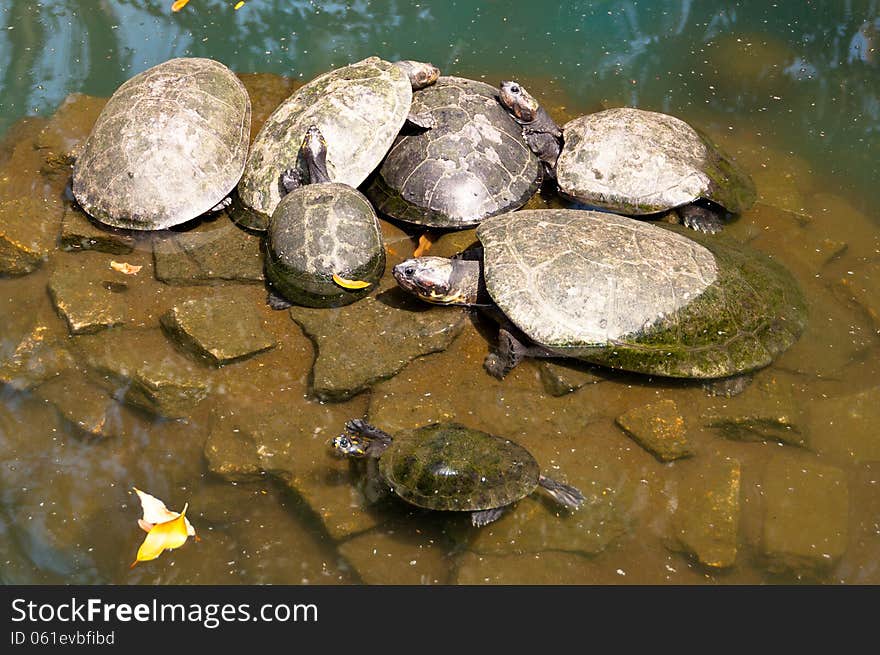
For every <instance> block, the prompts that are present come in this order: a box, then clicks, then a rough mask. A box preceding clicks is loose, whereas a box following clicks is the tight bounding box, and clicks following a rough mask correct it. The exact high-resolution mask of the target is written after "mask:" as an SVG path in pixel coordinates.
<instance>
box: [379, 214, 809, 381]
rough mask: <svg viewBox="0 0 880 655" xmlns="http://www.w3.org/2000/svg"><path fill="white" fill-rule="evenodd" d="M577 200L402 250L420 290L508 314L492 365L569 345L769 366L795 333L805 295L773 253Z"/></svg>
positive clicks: (639, 364) (668, 361)
mask: <svg viewBox="0 0 880 655" xmlns="http://www.w3.org/2000/svg"><path fill="white" fill-rule="evenodd" d="M680 229H681V228H678V226H673V225H670V226H668V228H664V227H659V226H658V225H655V224H652V223H646V222H644V221H638V220H634V219H631V218H627V217H625V216H618V215H615V214H607V213H603V212H595V211H590V210H577V209H546V210H534V211H518V212H512V213H508V214H504V215H502V216H496V217H493V218H490V219H487V220H486V221H484V222H483V223H482V224H481V225H480V227H479V228H477V238H478V239H479V240H480V242H481V246H482V250H481V257H477V258H475V259H467V258H460V259H443V258H439V257H422V258H416V259H410V260H407V261H404V262H403V263H401V264H398V265H397V266H395V267H394V269H393V274H394V277H395V279H396V280H397V282H398V284H399V285H400V286H401V287H402V288H403V289H405V290H407V291H409V292H411V293H414V294H416V295H417V296H419V297H420V298H422V299H423V300H427V301H429V302H434V303H440V304H461V305H483V306H486V307H487V308H488V309H490V310H493V313H494V314H495V315H496V316H497V317H498V319H499V322H500V323H501V325H502V329H501V330H500V332H499V352H498V353H493V354H491V355H490V356H489V357H488V358H487V360H486V368H487V370H488V371H489V373H491V374H493V375H495V376H496V377H499V378H500V377H503V376H504V375H506V374H507V372H508V371H509V370H510V369H511V368H513V367H514V366H516V364H517V363H518V362H519V361H520V360H521V359H522V358H523V357H525V356H542V357H575V358H578V359H582V360H585V361H588V362H592V363H595V364H600V365H604V366H609V367H612V368H618V369H623V370H626V371H633V372H637V373H646V374H650V375H659V376H668V377H677V378H702V379H716V378H726V377H728V376H734V375H739V374H744V373H748V372H749V371H752V370H755V369H758V368H761V367H763V366H766V365H767V364H769V363H770V362H771V361H772V359H773V358H774V357H775V356H776V355H778V354H780V353H781V352H782V351H784V350H785V349H786V348H788V347H789V346H790V345H791V344H792V343H794V342H795V340H797V338H798V336H799V335H800V334H801V332H802V331H803V328H804V326H805V324H806V308H805V302H804V297H803V295H802V293H801V291H800V289H799V288H798V285H797V283H796V282H795V280H794V278H793V277H792V276H791V274H790V273H789V272H788V271H786V270H785V269H784V268H783V267H782V266H780V265H779V264H777V263H776V262H774V261H773V260H772V259H770V258H769V257H767V256H766V255H763V254H761V253H758V252H756V251H753V250H752V249H750V248H748V247H747V246H744V245H742V244H735V243H733V242H729V241H727V240H726V239H723V238H721V237H712V238H710V237H706V236H704V235H701V234H699V233H695V232H690V233H688V236H684V234H680V233H679V232H677V231H676V230H680Z"/></svg>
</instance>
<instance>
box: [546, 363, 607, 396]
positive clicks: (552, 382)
mask: <svg viewBox="0 0 880 655" xmlns="http://www.w3.org/2000/svg"><path fill="white" fill-rule="evenodd" d="M538 371H539V372H540V374H541V384H542V385H543V386H544V391H546V392H547V393H549V394H550V395H551V396H564V395H565V394H568V393H571V392H572V391H577V390H578V389H580V388H581V387H583V386H586V385H588V384H596V383H597V382H601V381H602V378H601V377H600V376H598V375H596V373H595V372H594V367H592V366H590V365H589V364H584V363H582V362H573V363H568V362H566V363H562V362H553V361H547V362H539V363H538Z"/></svg>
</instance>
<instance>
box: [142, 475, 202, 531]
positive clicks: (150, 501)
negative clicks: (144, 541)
mask: <svg viewBox="0 0 880 655" xmlns="http://www.w3.org/2000/svg"><path fill="white" fill-rule="evenodd" d="M132 489H134V492H135V493H136V494H137V495H138V498H139V499H140V501H141V509H142V510H143V512H144V517H143V518H142V519H138V525H139V526H140V528H141V530H143V531H144V532H149V531H150V530H152V529H153V526H155V525H156V524H158V523H166V522H168V521H173V520H174V519H176V518H177V517H178V516H180V512H172V511H171V510H170V509H168V508H167V507H165V503H163V502H162V501H161V500H159V499H158V498H156V497H155V496H151V495H150V494H148V493H146V492H144V491H141V490H140V489H138V488H137V487H132ZM186 532H187V534H188V535H189V536H190V537H195V536H196V530H195V528H193V526H192V524H191V523H190V522H189V519H186Z"/></svg>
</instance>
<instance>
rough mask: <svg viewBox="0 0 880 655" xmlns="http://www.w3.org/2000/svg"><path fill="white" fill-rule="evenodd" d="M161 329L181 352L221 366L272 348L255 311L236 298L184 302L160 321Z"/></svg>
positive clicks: (228, 295) (225, 296) (229, 294)
mask: <svg viewBox="0 0 880 655" xmlns="http://www.w3.org/2000/svg"><path fill="white" fill-rule="evenodd" d="M160 320H161V322H162V327H163V328H165V330H166V332H167V333H168V334H169V336H170V337H171V338H172V339H174V340H175V341H176V342H177V343H178V344H179V345H180V346H181V347H182V348H183V349H185V350H187V351H189V352H192V353H193V354H195V355H196V356H197V357H201V358H203V359H206V360H207V361H209V362H211V363H212V364H214V365H215V366H222V365H223V364H229V363H231V362H234V361H237V360H240V359H245V358H247V357H252V356H253V355H256V354H257V353H261V352H264V351H266V350H269V349H270V348H274V347H275V343H276V342H275V340H274V339H273V338H272V337H271V335H269V334H268V333H267V332H266V330H265V329H264V327H263V321H262V320H261V318H260V316H259V315H258V314H257V312H256V308H255V307H253V306H251V305H249V304H248V303H246V302H244V301H243V300H242V299H240V298H237V297H236V296H235V292H234V291H233V292H227V293H218V295H216V296H214V297H211V298H204V299H198V300H196V299H192V300H186V301H184V302H182V303H180V304H177V305H175V306H174V307H172V308H171V309H169V310H168V311H167V312H166V313H165V314H163V315H162V317H161V319H160Z"/></svg>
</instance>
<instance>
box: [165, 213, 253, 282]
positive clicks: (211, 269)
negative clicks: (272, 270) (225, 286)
mask: <svg viewBox="0 0 880 655" xmlns="http://www.w3.org/2000/svg"><path fill="white" fill-rule="evenodd" d="M153 260H154V263H155V271H156V279H157V280H160V281H162V282H165V283H166V284H174V285H182V286H186V285H194V284H219V283H222V282H224V281H227V282H243V283H253V284H262V282H263V279H264V278H263V257H262V255H261V253H260V239H259V237H256V236H254V235H252V234H248V233H247V232H245V231H243V230H241V229H240V228H238V227H236V226H235V224H234V223H232V222H231V221H230V220H229V219H228V218H226V216H225V214H221V215H220V218H217V219H216V220H213V221H205V222H204V223H202V224H200V225H199V226H198V227H196V228H194V229H192V230H189V231H188V232H170V231H169V232H164V233H162V234H161V235H159V236H158V237H157V238H156V240H155V241H154V244H153Z"/></svg>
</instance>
